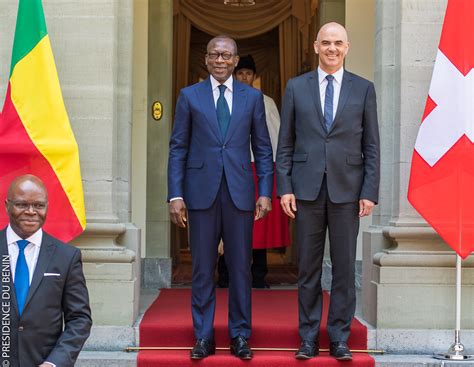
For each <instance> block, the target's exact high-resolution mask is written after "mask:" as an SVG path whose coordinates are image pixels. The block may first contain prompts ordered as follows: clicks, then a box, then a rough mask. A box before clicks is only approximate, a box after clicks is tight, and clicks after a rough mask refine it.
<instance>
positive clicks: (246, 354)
mask: <svg viewBox="0 0 474 367" xmlns="http://www.w3.org/2000/svg"><path fill="white" fill-rule="evenodd" d="M230 353H231V354H233V355H235V356H236V357H238V358H240V359H252V357H253V353H252V350H251V349H250V347H249V344H248V343H247V339H246V338H245V337H243V336H241V335H239V336H237V337H235V338H233V339H232V343H231V345H230Z"/></svg>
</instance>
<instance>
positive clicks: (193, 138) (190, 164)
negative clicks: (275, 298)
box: [168, 36, 273, 359]
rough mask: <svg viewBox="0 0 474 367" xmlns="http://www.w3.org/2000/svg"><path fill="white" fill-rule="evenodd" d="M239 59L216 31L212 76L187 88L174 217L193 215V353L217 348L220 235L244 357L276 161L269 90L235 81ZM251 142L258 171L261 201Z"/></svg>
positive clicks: (171, 179) (179, 118)
mask: <svg viewBox="0 0 474 367" xmlns="http://www.w3.org/2000/svg"><path fill="white" fill-rule="evenodd" d="M238 61H239V56H238V54H237V45H236V43H235V41H234V40H233V39H232V38H230V37H228V36H217V37H215V38H213V39H211V40H210V41H209V43H208V44H207V53H206V57H205V63H206V66H207V69H208V71H209V74H210V76H209V78H207V79H206V80H204V81H203V82H201V83H197V84H194V85H192V86H190V87H187V88H183V89H182V90H181V94H180V96H179V98H178V101H177V103H176V113H175V120H174V128H173V132H172V135H171V139H170V153H169V161H168V200H169V210H170V216H171V220H172V222H173V223H175V224H176V225H178V226H180V227H185V226H186V223H187V221H188V219H189V238H190V247H191V257H192V265H193V278H192V315H193V326H194V334H195V337H196V344H195V346H194V348H193V350H192V351H191V358H192V359H202V358H205V357H207V356H208V355H210V354H214V352H215V341H214V329H213V322H214V310H215V283H214V271H215V266H216V260H217V247H218V244H219V241H220V240H221V238H222V240H223V241H224V243H225V246H226V252H225V257H226V262H227V266H228V269H229V276H230V284H229V336H230V338H231V353H232V354H235V355H236V356H237V357H239V358H241V359H251V358H252V351H251V349H250V347H249V345H248V339H249V338H250V334H251V285H252V279H251V272H250V266H251V256H252V248H251V246H252V228H253V220H254V219H255V220H258V219H260V218H263V217H264V216H265V215H266V214H267V213H268V212H269V211H270V210H271V200H270V198H271V195H272V182H273V162H272V146H271V143H270V137H269V135H268V130H267V124H266V121H265V108H264V105H263V95H262V93H261V92H260V91H258V90H256V89H254V88H251V87H249V86H247V85H245V84H243V83H240V82H238V81H236V80H234V79H233V77H232V72H233V71H234V68H235V66H236V65H237V63H238ZM250 145H251V147H252V151H253V154H254V157H255V164H256V170H257V176H258V193H259V198H258V200H257V203H255V187H254V183H253V172H252V165H251V163H250V151H249V146H250ZM186 211H187V213H186Z"/></svg>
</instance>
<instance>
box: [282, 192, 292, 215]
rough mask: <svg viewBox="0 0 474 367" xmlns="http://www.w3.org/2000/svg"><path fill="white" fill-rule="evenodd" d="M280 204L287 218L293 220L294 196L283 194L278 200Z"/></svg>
mask: <svg viewBox="0 0 474 367" xmlns="http://www.w3.org/2000/svg"><path fill="white" fill-rule="evenodd" d="M280 204H281V207H282V209H283V211H284V212H285V214H286V215H287V216H289V217H290V218H293V219H295V213H296V198H295V195H294V194H285V195H283V196H282V197H281V199H280Z"/></svg>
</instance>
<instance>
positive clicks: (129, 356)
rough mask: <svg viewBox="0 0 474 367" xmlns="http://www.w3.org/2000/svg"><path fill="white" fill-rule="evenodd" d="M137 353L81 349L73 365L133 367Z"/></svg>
mask: <svg viewBox="0 0 474 367" xmlns="http://www.w3.org/2000/svg"><path fill="white" fill-rule="evenodd" d="M136 365H137V353H127V352H92V351H82V352H81V353H80V354H79V358H78V359H77V362H76V364H75V367H135V366H136Z"/></svg>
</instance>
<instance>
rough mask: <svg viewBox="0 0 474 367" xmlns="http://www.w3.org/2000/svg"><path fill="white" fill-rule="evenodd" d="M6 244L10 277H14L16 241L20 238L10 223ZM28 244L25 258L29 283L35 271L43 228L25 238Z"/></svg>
mask: <svg viewBox="0 0 474 367" xmlns="http://www.w3.org/2000/svg"><path fill="white" fill-rule="evenodd" d="M6 234H7V244H8V255H9V256H10V267H11V273H12V279H15V271H16V262H17V260H18V253H19V252H20V250H19V248H18V245H17V243H16V241H19V240H22V238H21V237H20V236H18V235H17V234H16V233H15V231H13V229H12V227H11V226H10V224H9V225H8V227H7V233H6ZM26 240H27V241H28V242H29V244H28V245H27V246H26V247H25V259H26V264H27V265H28V272H29V275H30V284H31V280H32V279H33V273H34V272H35V268H36V263H37V262H38V256H39V253H40V248H41V241H42V240H43V230H42V229H41V228H40V229H38V230H37V231H36V232H35V233H33V234H32V235H31V236H30V237H28V238H26Z"/></svg>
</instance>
